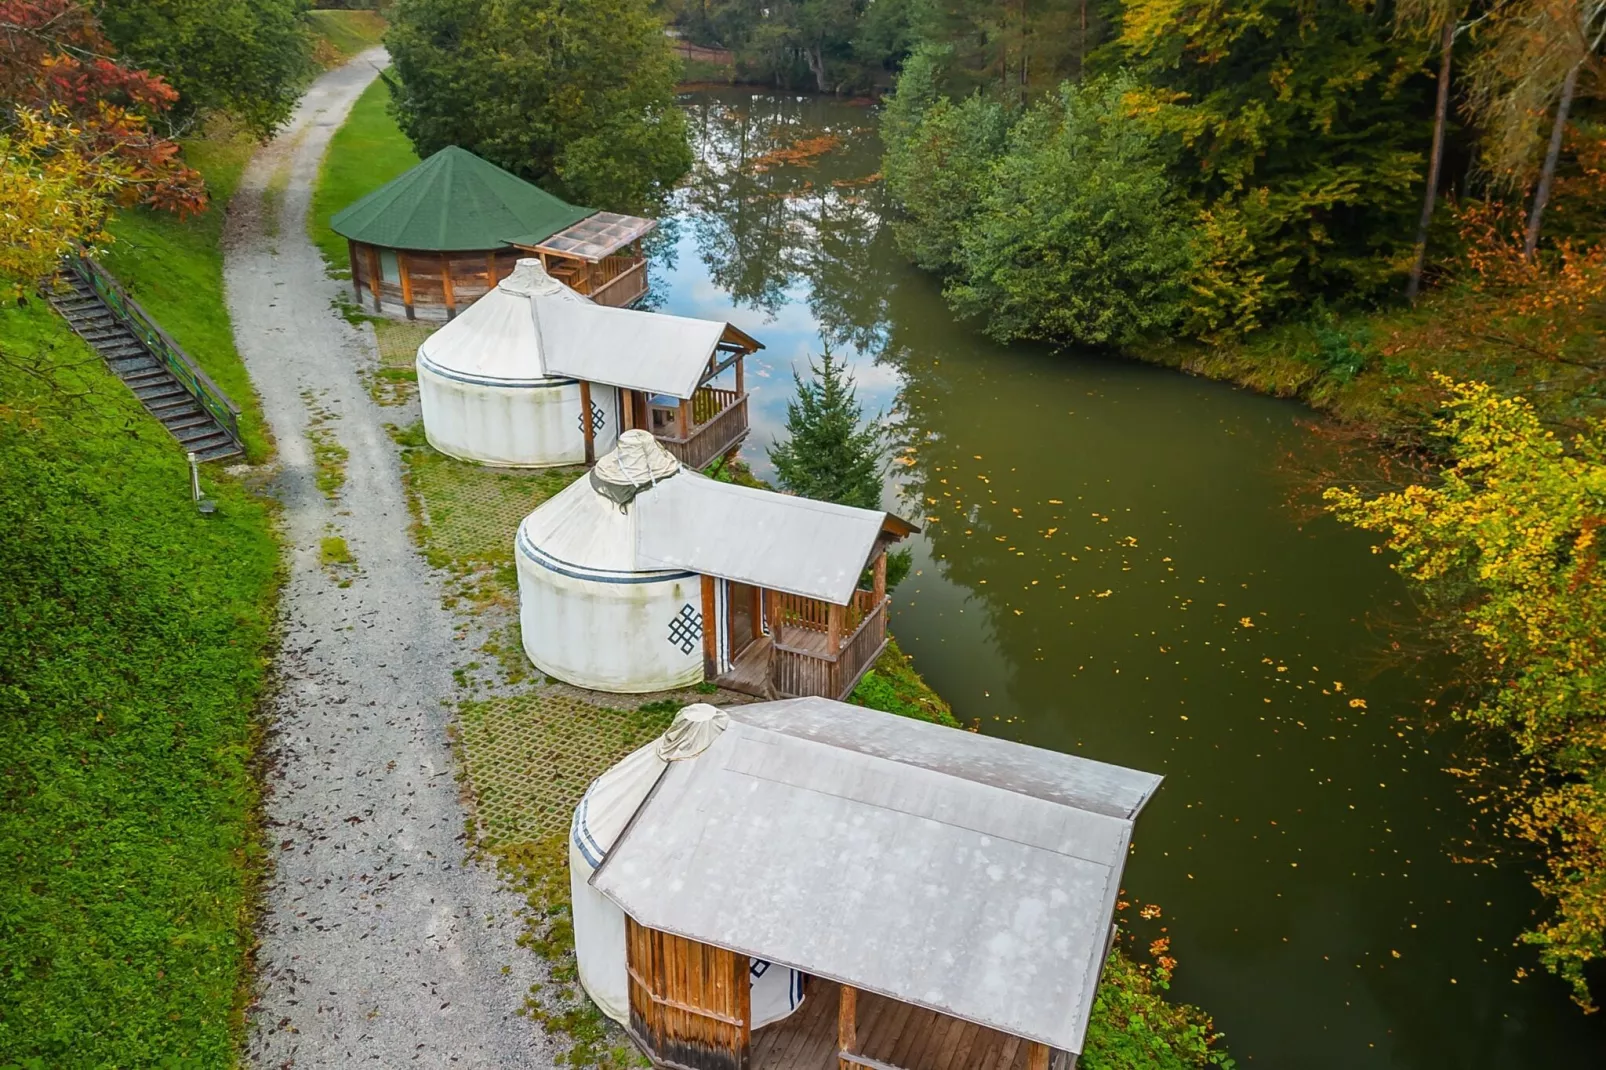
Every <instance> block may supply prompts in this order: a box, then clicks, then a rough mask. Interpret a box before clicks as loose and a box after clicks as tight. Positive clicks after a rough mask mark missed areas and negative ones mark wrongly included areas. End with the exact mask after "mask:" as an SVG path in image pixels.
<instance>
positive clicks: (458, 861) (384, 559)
mask: <svg viewBox="0 0 1606 1070" xmlns="http://www.w3.org/2000/svg"><path fill="white" fill-rule="evenodd" d="M384 58H385V56H384V52H383V50H378V49H376V50H374V51H373V52H369V53H365V54H364V55H362V56H360V57H358V58H357V59H356V60H354V61H353V62H352V63H350V64H348V65H347V66H345V67H343V68H341V69H339V70H335V71H331V72H329V73H327V74H325V75H324V76H323V77H321V78H319V79H318V80H317V81H316V82H315V83H314V84H313V86H312V88H311V89H310V90H309V91H308V93H307V95H306V97H305V98H304V99H303V100H302V102H301V105H300V108H299V109H298V110H297V112H296V115H295V117H294V119H293V120H292V121H291V123H290V125H289V126H288V127H287V128H286V129H285V130H284V131H283V132H282V133H281V134H280V135H279V137H278V138H277V139H276V140H275V141H274V142H272V143H271V144H269V145H266V146H264V147H263V148H262V150H261V151H259V152H258V154H257V156H256V158H255V159H254V160H253V161H252V163H251V166H250V167H249V169H248V170H247V172H246V174H245V178H244V180H243V181H242V183H241V187H240V191H239V193H238V194H237V196H236V198H235V201H234V202H233V204H232V205H231V212H230V220H229V234H228V236H227V252H226V263H225V273H226V276H227V285H228V300H229V310H230V313H231V314H232V316H233V319H234V330H235V335H236V338H237V340H238V342H239V347H240V352H241V354H242V355H243V356H244V357H245V362H246V364H247V366H248V367H249V369H250V372H251V378H252V380H253V382H254V383H255V385H256V389H257V391H258V392H259V394H260V395H261V397H262V403H263V408H264V410H265V412H266V414H267V420H268V423H269V425H270V427H271V429H272V431H273V434H274V436H275V438H276V439H277V440H278V450H279V459H280V475H279V481H278V491H279V495H280V497H281V499H282V501H283V503H284V523H285V529H286V534H287V537H288V540H289V542H290V565H289V576H288V580H287V585H286V587H285V591H284V598H283V613H284V621H283V631H284V637H283V647H282V649H281V650H280V653H279V659H278V671H279V676H280V679H281V691H280V693H279V695H278V698H277V702H276V707H277V708H276V717H277V721H276V725H275V728H274V731H273V737H272V739H271V740H270V744H269V746H270V754H271V756H272V760H273V765H272V771H271V773H270V774H269V778H268V788H269V792H270V795H269V798H268V802H267V818H268V822H269V830H268V831H269V836H270V838H271V842H272V843H273V844H275V845H276V848H277V850H276V851H275V854H276V856H277V857H276V859H275V862H276V870H275V872H274V873H273V875H272V878H271V882H270V884H269V886H268V888H267V889H266V903H265V916H264V919H263V924H262V933H261V947H260V949H259V951H258V966H259V969H260V974H261V978H260V982H259V991H258V999H257V1002H256V1005H255V1006H254V1008H253V1010H252V1030H251V1035H250V1039H249V1055H250V1057H251V1058H252V1059H253V1060H254V1061H255V1062H256V1064H258V1065H260V1066H265V1067H319V1066H355V1065H364V1066H382V1067H399V1066H407V1065H419V1066H431V1067H437V1066H442V1067H443V1066H461V1067H479V1066H485V1067H527V1066H531V1067H549V1066H551V1065H552V1059H551V1055H550V1049H549V1047H548V1044H547V1042H546V1041H545V1039H544V1037H543V1036H542V1034H541V1033H540V1032H539V1030H538V1029H537V1028H536V1027H535V1026H533V1025H532V1024H531V1023H530V1022H529V1021H528V1020H527V1019H524V1018H521V1017H519V1016H518V1013H517V1012H518V1009H519V1007H520V1006H521V1004H522V1002H523V998H524V994H525V993H526V992H527V991H528V990H529V986H530V984H531V983H532V981H534V980H535V979H536V971H537V970H538V969H539V966H538V964H537V960H536V959H535V956H534V955H532V954H530V953H528V952H525V951H522V950H520V949H518V948H517V947H516V946H515V943H514V940H515V937H516V936H517V935H518V933H519V931H520V924H519V921H518V918H517V916H516V912H517V909H518V907H519V906H520V903H519V900H518V898H517V897H516V896H515V895H513V894H512V893H511V892H508V891H506V890H504V889H501V888H500V887H499V885H498V882H497V879H496V877H495V876H494V875H493V874H492V873H491V872H489V871H488V870H487V869H485V868H482V867H480V866H477V865H476V864H474V863H472V862H469V861H467V860H466V859H465V857H464V828H465V824H464V822H465V820H466V814H465V808H464V805H463V802H462V800H461V798H460V795H459V792H460V788H459V785H458V783H457V778H456V776H455V775H454V774H455V772H456V770H455V766H454V764H453V759H452V755H451V752H450V749H449V747H448V744H447V737H446V733H447V725H448V722H449V719H450V711H449V709H448V708H447V706H446V705H445V702H444V700H446V699H448V698H449V697H450V696H451V695H452V693H453V687H454V685H453V680H452V669H453V667H454V666H456V665H458V664H459V663H460V659H463V660H466V655H467V651H466V650H465V648H464V645H463V644H462V643H461V642H460V641H458V640H457V625H456V623H455V622H454V620H453V618H452V616H451V614H450V612H449V611H447V610H446V609H444V608H442V605H441V594H442V590H441V584H440V580H439V578H438V577H437V576H436V575H435V574H433V573H432V572H431V571H430V569H429V568H428V567H427V566H426V565H425V563H424V561H423V560H422V558H420V557H419V555H418V552H417V551H416V549H415V548H414V547H413V545H412V542H411V540H410V538H409V535H408V523H409V517H408V512H407V506H406V502H405V500H404V498H403V492H402V486H401V474H400V470H399V465H398V460H397V456H396V451H395V448H394V447H393V445H392V443H391V441H390V439H389V437H388V436H387V435H386V433H385V430H384V428H383V426H382V424H383V422H384V420H385V419H386V417H384V416H382V415H381V410H380V409H379V408H378V407H377V406H375V405H374V403H373V401H372V400H371V399H370V397H369V396H368V393H367V392H366V390H365V389H364V387H363V384H362V382H361V380H360V378H359V375H358V371H359V369H360V368H363V367H366V366H369V365H371V364H372V363H373V362H374V361H375V360H376V359H377V354H376V352H375V350H374V345H373V342H372V332H371V331H370V330H368V329H366V328H360V329H359V328H354V327H352V326H351V325H349V324H347V323H346V322H345V320H343V319H342V318H341V316H340V315H339V314H338V313H337V312H336V311H335V309H334V307H332V301H333V299H334V298H335V297H336V295H337V294H338V293H339V290H340V284H337V283H335V282H333V281H331V280H329V279H328V278H327V277H326V276H325V273H324V269H323V265H322V262H321V260H320V258H319V255H318V252H317V250H316V249H315V248H314V247H313V245H312V243H311V242H310V241H309V240H308V238H307V233H306V215H307V206H308V201H309V198H310V195H311V189H312V186H313V184H314V182H315V180H316V177H317V172H318V164H319V161H320V159H321V158H322V155H323V151H324V149H325V147H326V146H327V144H328V141H329V137H330V135H332V134H333V132H334V131H335V130H336V129H337V128H338V127H339V125H340V123H341V121H342V120H343V119H344V118H345V115H346V112H347V110H348V109H349V108H350V107H351V104H352V102H353V101H354V100H355V99H356V98H357V96H358V94H360V93H361V92H362V90H363V89H364V88H365V87H366V86H367V85H368V84H369V83H370V82H371V81H372V80H373V79H374V77H375V76H376V73H377V67H376V66H375V64H376V63H380V62H382V61H383V60H384ZM286 177H288V183H287V184H286V183H285V179H286ZM269 189H275V190H277V189H283V192H282V194H281V193H274V194H273V195H270V196H266V197H265V196H264V192H265V191H267V190H269ZM274 216H276V217H277V218H273V217H274ZM312 407H316V408H318V409H320V410H324V411H326V412H327V413H329V414H330V416H331V417H332V418H330V419H328V421H327V424H326V426H327V427H329V428H331V429H332V430H333V432H334V434H335V436H336V437H337V438H338V440H339V442H340V444H341V445H343V446H344V447H345V448H346V449H347V450H349V451H350V457H349V460H348V462H347V468H346V483H345V485H344V487H342V488H341V489H340V491H339V492H338V495H337V498H336V500H335V501H330V500H328V499H327V498H326V497H325V496H324V495H323V494H322V493H321V492H320V491H319V490H318V489H317V487H316V486H315V483H314V480H315V475H316V471H315V467H314V460H313V454H312V450H311V447H310V445H309V442H308V439H307V429H308V420H309V413H310V409H311V408H312ZM391 412H392V417H391V418H394V412H395V410H391ZM326 535H340V536H342V537H344V538H345V540H346V543H347V545H348V546H349V547H350V550H351V552H352V554H353V555H354V556H355V558H356V561H357V568H358V569H359V570H360V571H359V572H358V573H357V574H356V576H355V578H354V580H353V582H352V583H351V584H350V586H349V587H344V588H342V587H339V586H337V584H336V581H335V578H334V577H332V576H331V575H330V574H329V572H327V571H326V570H325V569H324V568H323V567H322V565H321V564H320V560H319V543H320V540H321V539H323V538H324V537H325V536H326Z"/></svg>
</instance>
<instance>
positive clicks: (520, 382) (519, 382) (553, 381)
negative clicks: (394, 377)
mask: <svg viewBox="0 0 1606 1070" xmlns="http://www.w3.org/2000/svg"><path fill="white" fill-rule="evenodd" d="M418 360H419V363H421V364H423V365H424V367H426V368H428V369H429V370H430V371H432V372H434V373H435V374H436V375H438V376H440V377H441V378H442V379H451V380H452V381H454V382H458V383H468V384H469V385H471V386H509V387H521V388H526V389H530V390H546V389H549V388H552V387H559V386H568V385H569V384H570V383H578V382H579V381H580V380H578V379H559V378H547V377H542V378H540V379H491V378H487V377H485V376H479V375H467V374H465V373H463V372H459V371H453V370H451V369H450V368H443V367H441V366H440V365H439V364H436V363H435V362H434V361H432V360H430V359H429V358H428V357H426V356H424V354H422V353H420V354H418Z"/></svg>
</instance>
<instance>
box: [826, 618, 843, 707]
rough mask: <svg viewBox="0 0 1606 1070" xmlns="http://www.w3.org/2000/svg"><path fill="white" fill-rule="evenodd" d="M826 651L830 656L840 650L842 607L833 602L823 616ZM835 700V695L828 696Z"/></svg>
mask: <svg viewBox="0 0 1606 1070" xmlns="http://www.w3.org/2000/svg"><path fill="white" fill-rule="evenodd" d="M825 636H826V649H827V650H829V651H830V652H831V653H832V654H835V653H837V652H838V651H840V650H841V649H842V607H841V606H839V605H837V604H836V603H835V602H832V603H831V608H830V609H829V610H828V611H827V612H826V615H825ZM828 697H830V698H835V697H836V696H835V695H831V696H828Z"/></svg>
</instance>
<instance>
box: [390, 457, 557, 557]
mask: <svg viewBox="0 0 1606 1070" xmlns="http://www.w3.org/2000/svg"><path fill="white" fill-rule="evenodd" d="M407 466H408V478H409V479H410V481H411V484H412V491H413V494H414V496H415V501H416V503H417V507H418V510H419V524H420V528H421V530H422V534H423V541H424V550H425V552H426V553H427V554H428V555H429V557H430V560H431V561H432V562H434V563H436V564H441V565H450V566H453V567H457V568H473V567H476V566H480V567H483V566H489V567H492V568H507V567H510V566H511V565H512V564H513V537H514V535H515V534H517V532H518V529H519V523H520V522H521V521H522V520H523V519H524V518H525V517H526V516H528V515H529V513H530V510H532V509H534V508H535V507H536V506H538V505H540V504H541V503H542V502H544V501H546V500H547V499H548V498H550V497H551V496H552V495H554V494H556V493H557V492H558V491H560V490H562V489H563V488H564V487H567V486H568V485H569V484H570V483H572V482H574V481H575V480H576V479H578V478H579V477H580V476H582V475H584V474H585V469H584V468H579V467H572V468H544V469H536V470H528V469H514V468H486V467H485V466H483V465H477V464H469V463H467V462H465V461H459V460H455V459H454V458H451V457H447V456H446V455H444V454H441V453H437V452H436V451H435V450H434V449H432V448H430V447H428V446H423V447H419V448H416V449H413V450H410V451H409V454H408V458H407Z"/></svg>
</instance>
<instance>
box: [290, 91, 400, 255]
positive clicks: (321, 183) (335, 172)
mask: <svg viewBox="0 0 1606 1070" xmlns="http://www.w3.org/2000/svg"><path fill="white" fill-rule="evenodd" d="M389 103H390V89H389V87H388V86H386V85H385V83H384V81H383V80H380V81H376V82H374V84H373V85H371V86H369V87H368V88H367V90H365V91H364V92H363V95H362V96H360V97H358V98H357V103H356V104H354V105H353V106H352V109H351V114H350V116H348V117H347V119H346V122H345V124H344V125H342V126H341V128H340V129H339V130H338V131H336V132H335V136H334V137H333V138H331V139H330V141H329V151H328V152H327V153H326V154H325V155H324V158H323V164H322V166H320V167H319V169H318V185H317V188H316V189H314V190H313V193H312V209H311V211H310V212H309V213H308V215H307V232H308V234H309V235H310V236H311V237H312V241H313V244H314V245H316V246H317V247H318V248H319V249H320V250H321V251H322V252H323V258H324V260H326V261H327V262H328V264H329V268H330V273H331V274H333V275H335V276H336V277H338V278H350V277H351V272H350V269H349V266H348V263H347V255H346V239H345V238H342V237H341V236H340V235H338V234H336V233H335V232H334V231H332V230H330V229H329V217H330V216H332V215H334V214H335V213H336V212H338V211H340V210H341V209H342V208H344V207H346V206H347V205H349V204H351V203H352V202H354V201H356V200H359V199H360V198H362V197H363V196H364V195H366V194H368V193H372V192H373V191H374V190H376V189H378V188H379V187H380V186H383V185H384V184H385V183H386V182H389V181H390V180H391V179H393V178H395V177H396V176H397V175H399V174H401V173H402V172H403V171H406V170H407V169H408V168H410V167H412V166H413V165H414V164H416V163H418V156H417V155H416V154H414V152H413V146H412V144H411V143H410V142H409V141H408V140H407V138H406V137H405V136H404V135H403V134H402V132H401V131H400V130H399V129H397V127H396V121H395V120H394V119H392V118H391V117H390V112H389V111H388V110H387V105H388V104H389Z"/></svg>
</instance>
